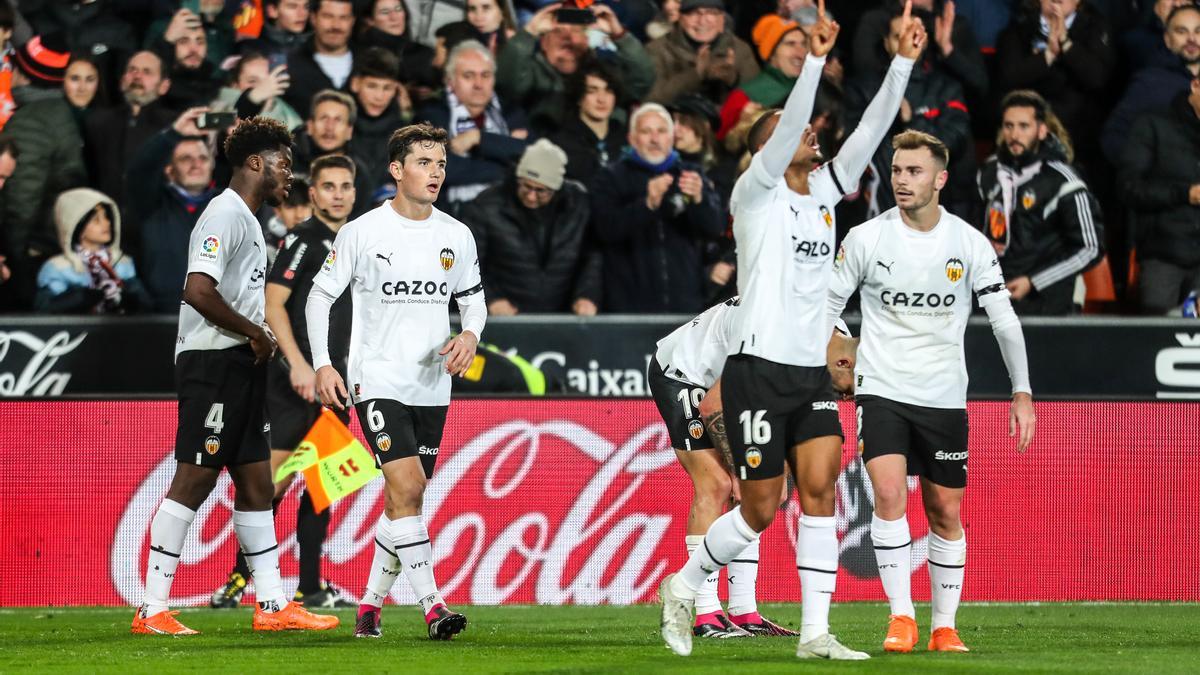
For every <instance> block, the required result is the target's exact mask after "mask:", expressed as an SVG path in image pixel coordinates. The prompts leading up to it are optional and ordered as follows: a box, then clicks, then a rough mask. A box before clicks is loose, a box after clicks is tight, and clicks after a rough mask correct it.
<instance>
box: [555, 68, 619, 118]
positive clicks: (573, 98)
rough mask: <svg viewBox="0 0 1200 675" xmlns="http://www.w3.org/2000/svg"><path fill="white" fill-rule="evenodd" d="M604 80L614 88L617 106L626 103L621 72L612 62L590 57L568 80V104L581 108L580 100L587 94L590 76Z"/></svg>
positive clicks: (609, 86) (610, 87)
mask: <svg viewBox="0 0 1200 675" xmlns="http://www.w3.org/2000/svg"><path fill="white" fill-rule="evenodd" d="M589 75H590V76H592V77H594V78H597V79H600V80H604V82H605V84H607V85H608V88H609V89H611V90H612V92H613V94H615V95H616V97H617V105H616V107H618V108H620V107H623V106H624V105H625V101H626V95H625V83H624V81H622V79H621V73H620V71H618V70H617V69H616V68H615V67H614V66H612V65H611V64H609V63H607V62H605V61H600V60H598V59H589V60H587V61H585V62H584V63H583V65H582V66H581V67H580V68H579V69H578V70H576V71H575V74H574V75H572V76H571V77H570V79H568V80H567V84H566V94H567V103H568V105H571V106H573V107H574V108H576V109H578V108H579V102H580V101H582V100H583V97H584V95H585V94H587V79H588V76H589Z"/></svg>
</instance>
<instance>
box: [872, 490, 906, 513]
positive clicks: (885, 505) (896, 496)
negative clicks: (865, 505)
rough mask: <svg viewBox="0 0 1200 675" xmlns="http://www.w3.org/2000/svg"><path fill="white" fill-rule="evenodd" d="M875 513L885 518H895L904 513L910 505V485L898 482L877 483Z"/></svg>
mask: <svg viewBox="0 0 1200 675" xmlns="http://www.w3.org/2000/svg"><path fill="white" fill-rule="evenodd" d="M874 488H875V513H877V514H878V515H879V517H881V518H883V519H884V520H895V519H897V518H899V517H900V516H902V515H904V509H905V507H906V506H907V505H908V485H907V484H906V483H905V482H904V481H900V482H898V483H875V484H874Z"/></svg>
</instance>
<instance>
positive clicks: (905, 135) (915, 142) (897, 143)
mask: <svg viewBox="0 0 1200 675" xmlns="http://www.w3.org/2000/svg"><path fill="white" fill-rule="evenodd" d="M917 148H928V149H929V153H930V154H932V155H933V159H934V160H935V161H937V162H938V163H939V164H941V165H942V168H943V169H945V168H946V167H947V166H948V165H949V164H950V149H949V148H947V147H946V144H945V143H943V142H942V140H941V139H940V138H938V137H937V136H934V135H933V134H927V133H925V132H924V131H917V130H915V129H909V130H908V131H903V132H901V133H898V134H896V135H895V136H894V137H893V138H892V149H893V150H916V149H917Z"/></svg>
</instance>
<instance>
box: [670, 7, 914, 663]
mask: <svg viewBox="0 0 1200 675" xmlns="http://www.w3.org/2000/svg"><path fill="white" fill-rule="evenodd" d="M817 11H818V22H817V24H816V25H815V26H814V27H813V28H812V33H811V36H810V38H809V40H810V51H809V55H808V57H807V58H806V59H805V62H804V68H803V70H802V71H801V74H800V78H799V79H798V80H797V81H796V84H795V87H794V88H793V89H792V93H791V94H790V95H789V96H788V100H787V103H786V104H785V107H784V109H783V111H782V114H775V113H768V114H766V115H764V116H763V117H762V118H761V119H760V120H759V122H757V123H756V124H755V126H754V127H752V128H751V130H750V135H749V137H748V143H749V146H750V148H751V149H752V151H754V152H755V154H754V157H753V159H752V160H751V162H750V167H749V168H748V169H747V170H746V173H744V174H743V175H742V176H741V177H740V178H739V179H738V182H737V184H736V185H735V186H734V189H733V196H732V199H731V201H730V205H731V209H732V212H733V231H734V238H735V239H736V240H737V245H738V261H737V262H738V269H739V270H742V276H741V278H740V279H739V281H738V285H739V291H740V296H741V306H740V307H739V309H738V314H739V320H738V322H737V330H736V332H735V334H734V336H733V339H732V340H731V342H730V345H729V358H728V361H727V362H726V364H725V370H724V374H723V376H722V392H721V402H722V407H723V408H724V411H725V415H726V416H727V417H728V419H729V420H730V433H729V442H730V446H731V448H732V451H733V459H734V462H735V464H736V466H735V470H736V475H737V478H738V480H739V481H740V489H741V496H742V501H741V504H740V505H739V506H738V507H737V508H734V509H731V510H730V511H728V512H727V513H726V514H725V515H723V516H721V517H720V518H718V519H717V520H716V522H714V523H713V525H712V527H711V528H709V530H708V533H707V534H706V535H705V537H704V541H703V543H702V544H701V546H699V547H698V548H697V549H696V550H695V552H694V553H693V554H692V556H691V557H690V558H689V559H688V562H687V564H686V565H684V567H683V569H681V570H680V571H679V573H678V574H674V575H668V577H667V578H666V579H664V581H663V584H662V586H661V587H660V589H659V593H660V595H661V597H662V599H663V615H662V636H663V639H664V640H665V641H666V642H667V645H668V646H670V647H671V649H672V650H674V651H675V652H676V653H677V654H681V655H686V654H690V653H691V648H692V633H691V630H690V627H691V623H692V619H691V613H692V608H693V605H694V600H695V596H696V592H697V591H698V590H699V589H700V587H701V585H702V584H703V582H704V579H705V578H706V577H707V576H709V575H710V574H712V573H713V572H714V571H715V570H718V569H720V568H721V567H722V566H724V565H725V564H727V563H728V562H729V561H731V560H733V559H734V558H736V557H737V556H738V554H740V553H741V552H742V550H743V549H745V548H746V547H747V546H750V545H751V544H753V543H754V541H755V540H756V539H758V536H759V533H760V532H762V531H763V530H765V529H766V528H767V526H768V525H770V524H771V522H772V521H773V520H774V518H775V513H776V512H777V511H778V507H779V503H780V496H781V494H782V487H783V484H784V482H785V479H784V470H785V469H784V464H785V461H786V463H788V464H790V465H791V469H792V472H793V477H794V478H795V483H796V490H797V493H798V495H799V499H800V506H801V510H802V511H803V512H804V515H803V516H802V518H801V521H800V532H799V534H798V536H797V545H796V563H797V564H796V566H797V568H798V571H799V575H800V586H801V592H802V601H803V607H802V616H801V626H800V641H799V645H798V646H797V649H796V655H797V656H798V657H800V658H827V659H837V660H860V659H866V658H869V657H868V655H867V654H866V653H864V652H859V651H854V650H852V649H849V648H847V647H845V646H844V645H842V644H841V643H840V642H838V641H837V639H836V638H835V637H834V636H833V635H831V634H830V633H829V604H830V598H831V596H832V594H833V591H834V588H835V585H836V580H837V571H838V542H837V531H836V529H835V522H834V506H835V505H834V498H835V490H834V485H835V482H836V480H837V475H838V470H839V469H840V468H841V457H842V427H841V422H840V420H839V418H838V406H837V401H836V400H835V396H834V394H833V391H832V389H831V387H830V381H829V373H828V372H827V370H826V368H825V345H826V343H827V342H828V340H829V333H830V328H831V324H830V323H829V322H827V320H826V317H825V315H824V314H825V302H826V300H825V298H826V295H827V294H828V290H829V279H830V276H831V274H832V263H833V254H834V250H833V249H834V231H835V228H834V219H833V210H834V207H835V206H836V205H837V203H838V201H840V200H841V198H842V195H844V194H845V193H846V192H847V191H851V190H854V189H855V187H856V186H857V185H858V182H859V179H860V178H861V176H862V172H863V171H864V170H865V169H866V166H867V162H868V161H869V160H870V157H871V155H872V154H873V153H874V152H875V150H876V148H877V147H878V146H879V143H880V142H881V141H882V140H883V137H884V135H885V134H886V133H887V131H888V129H889V128H890V127H891V125H892V123H893V121H894V120H895V118H896V113H897V111H898V110H899V109H900V102H901V100H902V99H903V97H904V90H905V87H906V86H907V83H908V76H909V73H911V72H912V67H913V62H914V59H915V57H916V56H917V55H919V54H920V51H921V48H922V46H923V45H924V41H925V31H924V28H923V27H922V25H921V22H920V21H919V20H914V19H912V18H911V16H910V14H911V2H909V3H908V4H907V5H906V7H905V12H904V19H903V27H902V32H901V39H900V46H899V50H898V53H897V55H896V57H895V58H893V60H892V64H891V67H890V68H889V70H888V73H887V75H886V77H885V78H884V81H883V85H882V87H881V89H880V91H879V93H878V94H876V96H875V99H874V100H873V101H872V102H871V104H870V106H868V107H867V110H866V112H865V113H864V115H863V119H862V122H861V123H860V125H859V127H858V128H857V129H855V131H854V132H853V133H852V134H851V135H850V137H849V138H847V140H846V143H845V144H844V145H843V147H842V149H841V152H839V153H838V155H837V157H835V158H834V159H833V161H832V162H829V163H827V164H824V165H822V166H820V167H819V168H815V169H814V160H815V158H816V157H817V156H818V154H819V150H818V148H816V144H815V140H814V139H815V135H814V134H813V133H812V130H811V127H808V126H807V125H808V121H809V118H810V117H811V115H812V108H813V99H814V98H815V96H816V88H817V84H818V82H819V81H820V77H821V69H822V68H823V66H824V63H825V55H826V54H828V53H829V51H830V49H832V48H833V43H834V42H835V40H836V39H837V33H838V27H837V24H835V23H834V22H832V21H830V20H829V19H828V17H826V16H825V12H824V2H823V0H822V1H821V2H819V3H818V9H817Z"/></svg>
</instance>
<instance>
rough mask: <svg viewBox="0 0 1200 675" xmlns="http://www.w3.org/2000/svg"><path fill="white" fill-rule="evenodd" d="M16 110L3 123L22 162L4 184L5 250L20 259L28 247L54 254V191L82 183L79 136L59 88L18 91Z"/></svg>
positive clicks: (84, 181)
mask: <svg viewBox="0 0 1200 675" xmlns="http://www.w3.org/2000/svg"><path fill="white" fill-rule="evenodd" d="M13 94H14V97H15V98H16V100H17V105H18V108H17V111H16V112H15V113H13V116H12V117H11V118H10V119H9V120H8V124H6V125H4V135H5V136H7V137H9V138H12V139H13V140H14V141H16V144H17V149H18V150H19V151H20V153H21V159H20V160H19V161H18V162H17V169H16V171H15V172H14V173H13V175H12V177H11V178H9V179H8V182H7V183H6V184H5V186H4V192H5V193H6V194H7V199H6V200H5V215H4V225H5V227H6V228H7V230H8V232H7V233H6V240H7V251H8V253H9V254H10V255H12V256H15V257H24V256H25V255H26V253H27V251H29V250H30V249H32V250H34V251H37V252H40V253H42V254H53V253H56V252H58V250H59V243H58V235H57V234H56V233H55V231H54V220H53V217H52V215H51V214H52V211H53V208H54V200H55V198H57V197H58V195H59V193H61V192H63V191H65V190H69V189H70V188H73V187H79V186H81V185H86V184H87V169H86V168H85V166H84V163H83V138H82V137H81V136H80V135H79V128H78V127H77V126H76V125H75V118H74V117H73V114H72V112H71V104H69V103H67V99H66V98H64V97H63V94H62V90H61V89H37V88H33V87H19V88H17V89H16V90H14V91H13Z"/></svg>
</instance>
